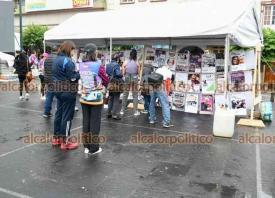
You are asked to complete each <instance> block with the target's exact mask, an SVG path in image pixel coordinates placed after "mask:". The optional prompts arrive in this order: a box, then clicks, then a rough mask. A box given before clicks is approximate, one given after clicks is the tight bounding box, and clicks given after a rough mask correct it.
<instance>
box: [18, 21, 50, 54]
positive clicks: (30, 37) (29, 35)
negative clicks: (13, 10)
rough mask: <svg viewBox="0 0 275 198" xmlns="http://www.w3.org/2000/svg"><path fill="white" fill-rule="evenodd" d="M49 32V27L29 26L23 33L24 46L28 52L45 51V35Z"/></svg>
mask: <svg viewBox="0 0 275 198" xmlns="http://www.w3.org/2000/svg"><path fill="white" fill-rule="evenodd" d="M47 30H48V27H47V26H41V25H34V24H32V25H29V26H27V28H26V29H24V31H23V45H24V49H26V50H32V49H36V50H40V52H42V51H43V40H44V33H45V32H46V31H47Z"/></svg>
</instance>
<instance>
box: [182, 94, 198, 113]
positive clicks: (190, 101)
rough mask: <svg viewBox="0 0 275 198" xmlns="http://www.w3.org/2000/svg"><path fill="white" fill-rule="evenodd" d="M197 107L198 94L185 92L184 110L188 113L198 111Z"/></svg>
mask: <svg viewBox="0 0 275 198" xmlns="http://www.w3.org/2000/svg"><path fill="white" fill-rule="evenodd" d="M198 109H199V94H193V93H187V94H186V103H185V112H188V113H198Z"/></svg>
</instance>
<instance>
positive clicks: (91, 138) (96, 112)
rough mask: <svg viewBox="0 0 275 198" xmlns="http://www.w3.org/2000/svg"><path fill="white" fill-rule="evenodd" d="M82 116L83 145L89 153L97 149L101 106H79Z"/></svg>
mask: <svg viewBox="0 0 275 198" xmlns="http://www.w3.org/2000/svg"><path fill="white" fill-rule="evenodd" d="M81 106H82V114H83V145H84V147H85V148H88V149H89V150H90V152H91V153H93V152H95V151H97V150H98V149H99V142H98V139H99V138H98V136H99V133H100V125H101V111H102V105H98V106H92V105H87V104H81Z"/></svg>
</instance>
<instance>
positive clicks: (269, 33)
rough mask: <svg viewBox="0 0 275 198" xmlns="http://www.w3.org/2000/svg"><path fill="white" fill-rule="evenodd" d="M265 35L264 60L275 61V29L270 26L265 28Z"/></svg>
mask: <svg viewBox="0 0 275 198" xmlns="http://www.w3.org/2000/svg"><path fill="white" fill-rule="evenodd" d="M263 35H264V49H263V54H262V56H263V60H262V61H263V62H272V61H275V31H274V30H272V29H270V28H265V29H264V30H263Z"/></svg>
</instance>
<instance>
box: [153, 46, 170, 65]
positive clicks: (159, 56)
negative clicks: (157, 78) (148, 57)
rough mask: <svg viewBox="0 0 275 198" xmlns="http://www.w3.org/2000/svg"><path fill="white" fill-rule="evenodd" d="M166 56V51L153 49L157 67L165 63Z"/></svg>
mask: <svg viewBox="0 0 275 198" xmlns="http://www.w3.org/2000/svg"><path fill="white" fill-rule="evenodd" d="M166 56H167V51H166V50H163V49H156V50H155V65H156V66H157V67H161V66H163V65H166Z"/></svg>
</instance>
